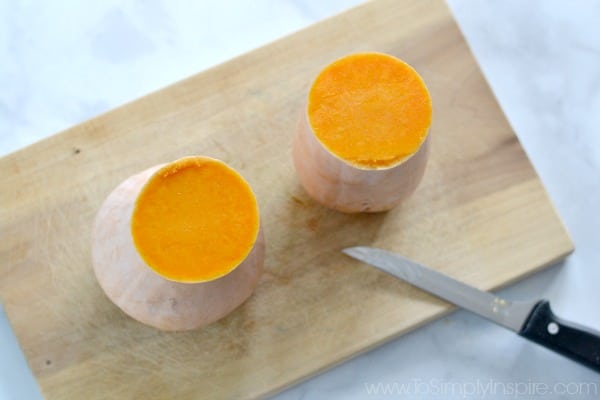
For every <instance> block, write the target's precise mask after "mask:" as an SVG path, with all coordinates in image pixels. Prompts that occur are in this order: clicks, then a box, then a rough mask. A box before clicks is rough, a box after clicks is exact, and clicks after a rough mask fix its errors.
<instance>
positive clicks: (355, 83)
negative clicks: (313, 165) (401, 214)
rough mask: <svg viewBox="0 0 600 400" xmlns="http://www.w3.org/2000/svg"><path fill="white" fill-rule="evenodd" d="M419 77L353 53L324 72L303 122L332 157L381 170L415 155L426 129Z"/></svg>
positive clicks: (392, 62)
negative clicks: (306, 118)
mask: <svg viewBox="0 0 600 400" xmlns="http://www.w3.org/2000/svg"><path fill="white" fill-rule="evenodd" d="M431 108H432V106H431V98H430V96H429V92H428V90H427V87H426V86H425V83H424V82H423V80H422V79H421V77H420V76H419V74H418V73H417V72H416V71H415V70H414V69H413V68H412V67H411V66H410V65H408V64H407V63H405V62H404V61H402V60H399V59H397V58H395V57H392V56H389V55H386V54H382V53H358V54H352V55H350V56H346V57H344V58H341V59H339V60H337V61H335V62H333V63H332V64H330V65H328V66H327V67H326V68H325V69H323V70H322V71H321V72H320V74H319V75H318V76H317V78H316V79H315V81H314V82H313V85H312V87H311V89H310V93H309V96H308V106H307V113H308V120H309V123H310V125H311V128H312V129H313V132H314V133H315V136H316V137H317V138H318V140H319V141H320V142H321V143H322V144H323V145H324V146H325V148H327V149H328V150H329V151H330V152H331V153H333V154H334V155H336V156H337V157H339V158H341V159H343V160H344V161H346V162H348V163H350V164H353V165H355V166H358V167H362V168H367V169H368V168H386V167H390V166H393V165H395V164H398V163H399V162H401V161H402V160H404V159H406V158H408V157H410V156H411V155H412V154H414V153H415V152H416V151H417V150H418V149H419V147H420V145H421V144H422V143H423V141H424V140H425V138H426V137H427V133H428V130H429V127H430V125H431Z"/></svg>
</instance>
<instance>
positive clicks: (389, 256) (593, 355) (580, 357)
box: [342, 246, 600, 372]
mask: <svg viewBox="0 0 600 400" xmlns="http://www.w3.org/2000/svg"><path fill="white" fill-rule="evenodd" d="M342 251H343V252H344V253H345V254H347V255H349V256H350V257H353V258H356V259H357V260H360V261H363V262H365V263H367V264H371V265H373V266H374V267H377V268H379V269H381V270H383V271H385V272H387V273H388V274H391V275H393V276H395V277H397V278H400V279H402V280H404V281H406V282H408V283H410V284H412V285H414V286H416V287H418V288H420V289H423V290H425V291H427V292H429V293H432V294H434V295H435V296H437V297H440V298H442V299H444V300H447V301H449V302H451V303H453V304H455V305H457V306H459V307H461V308H464V309H466V310H469V311H471V312H474V313H476V314H479V315H480V316H482V317H484V318H487V319H489V320H491V321H493V322H495V323H497V324H499V325H502V326H504V327H505V328H508V329H510V330H512V331H514V332H517V333H518V334H519V335H520V336H522V337H524V338H526V339H529V340H531V341H533V342H535V343H538V344H540V345H542V346H544V347H546V348H548V349H550V350H553V351H555V352H557V353H559V354H562V355H563V356H566V357H568V358H570V359H572V360H574V361H576V362H578V363H580V364H582V365H585V366H586V367H589V368H591V369H593V370H595V371H597V372H600V332H596V331H594V330H592V329H590V328H587V327H583V326H579V325H577V324H574V323H572V322H568V321H565V320H562V319H560V318H558V317H556V316H555V315H554V313H553V312H552V310H551V309H550V303H549V302H548V301H547V300H538V301H510V300H505V299H503V298H501V297H499V296H496V295H494V294H492V293H489V292H484V291H482V290H479V289H476V288H474V287H472V286H469V285H467V284H464V283H462V282H459V281H457V280H455V279H453V278H450V277H449V276H447V275H444V274H442V273H440V272H437V271H435V270H433V269H431V268H428V267H425V266H423V265H420V264H418V263H416V262H414V261H411V260H409V259H406V258H404V257H402V256H400V255H398V254H395V253H391V252H389V251H385V250H381V249H376V248H372V247H364V246H359V247H350V248H347V249H344V250H342Z"/></svg>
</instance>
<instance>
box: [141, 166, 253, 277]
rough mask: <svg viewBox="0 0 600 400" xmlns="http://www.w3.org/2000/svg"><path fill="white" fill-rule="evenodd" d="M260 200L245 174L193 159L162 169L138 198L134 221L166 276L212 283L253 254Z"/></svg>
mask: <svg viewBox="0 0 600 400" xmlns="http://www.w3.org/2000/svg"><path fill="white" fill-rule="evenodd" d="M258 230H259V212H258V204H257V201H256V198H255V196H254V193H253V192H252V190H251V188H250V186H249V185H248V183H247V182H246V181H245V180H244V178H243V177H242V176H241V175H240V174H238V173H237V172H236V171H235V170H234V169H232V168H231V167H229V166H227V165H226V164H225V163H223V162H221V161H218V160H215V159H212V158H208V157H187V158H183V159H180V160H178V161H176V162H174V163H172V164H169V165H167V166H165V167H163V168H161V169H159V170H158V171H157V172H156V173H155V174H154V175H153V176H152V177H151V178H150V179H149V180H148V182H147V183H146V184H145V186H144V187H143V189H142V191H141V193H140V195H139V196H138V198H137V201H136V203H135V207H134V210H133V215H132V220H131V233H132V237H133V242H134V244H135V247H136V248H137V250H138V252H139V254H140V256H141V257H142V259H143V260H144V261H145V262H146V263H147V264H148V265H149V266H150V267H151V268H152V269H153V270H154V271H156V272H157V273H158V274H159V275H161V276H162V277H164V278H166V279H169V280H172V281H177V282H188V283H197V282H206V281H210V280H213V279H216V278H219V277H222V276H224V275H226V274H227V273H229V272H231V271H232V270H233V269H235V267H237V266H238V265H239V264H240V263H241V262H242V261H243V260H244V259H245V258H246V256H247V255H248V254H249V253H250V251H251V250H252V247H253V245H254V243H255V241H256V238H257V235H258Z"/></svg>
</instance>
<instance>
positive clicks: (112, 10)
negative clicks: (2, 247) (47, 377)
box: [0, 0, 600, 400]
mask: <svg viewBox="0 0 600 400" xmlns="http://www.w3.org/2000/svg"><path fill="white" fill-rule="evenodd" d="M183 3H184V2H167V1H160V0H157V1H153V2H142V1H134V0H131V1H121V0H105V1H101V2H83V1H80V2H78V3H77V2H74V1H72V2H71V1H66V0H65V1H57V2H42V1H37V2H35V1H31V2H24V1H23V2H19V1H12V0H0V155H4V154H6V153H9V152H12V151H15V150H18V149H20V148H22V147H24V146H26V145H28V144H30V143H32V142H34V141H37V140H39V139H41V138H43V137H46V136H49V135H51V134H53V133H55V132H57V131H60V130H62V129H65V128H68V127H70V126H72V125H74V124H76V123H79V122H82V121H84V120H86V119H88V118H90V117H92V116H94V115H97V114H99V113H102V112H104V111H106V110H109V109H111V108H114V107H116V106H119V105H121V104H123V103H125V102H127V101H130V100H132V99H135V98H137V97H139V96H141V95H143V94H146V93H148V92H151V91H154V90H156V89H159V88H161V87H163V86H165V85H167V84H169V83H172V82H174V81H177V80H179V79H182V78H184V77H187V76H189V75H192V74H194V73H196V72H198V71H201V70H203V69H206V68H207V67H209V66H212V65H215V64H218V63H220V62H222V61H225V60H227V59H229V58H231V57H234V56H236V55H238V54H240V53H243V52H246V51H248V50H251V49H253V48H256V47H258V46H260V45H262V44H265V43H267V42H269V41H272V40H274V39H276V38H278V37H281V36H283V35H285V34H287V33H290V32H292V31H295V30H298V29H300V28H302V27H305V26H307V25H309V24H311V23H313V22H315V21H318V20H321V19H323V18H326V17H328V16H330V15H333V14H334V13H337V12H339V11H342V10H344V9H346V8H349V7H351V6H353V5H354V4H357V3H359V0H335V1H331V0H328V1H320V0H280V1H273V0H257V1H253V2H247V1H243V0H229V1H226V2H220V1H217V0H204V1H197V2H189V4H183ZM450 5H451V8H452V10H453V12H454V13H455V16H456V18H457V20H458V22H459V24H460V27H461V28H462V30H463V32H464V34H465V36H466V38H467V40H468V42H469V44H470V46H471V48H472V49H473V52H474V53H475V56H476V58H477V60H478V61H479V63H480V65H481V67H482V69H483V71H484V73H485V76H486V77H487V79H488V81H489V83H490V85H491V86H492V88H493V91H494V93H495V94H496V96H497V98H498V100H499V102H500V104H501V106H502V108H503V110H504V112H505V113H506V115H507V116H508V119H509V120H510V122H511V124H512V126H513V128H514V130H515V131H516V133H517V135H518V137H519V139H520V140H521V143H522V144H523V146H524V148H525V150H526V151H527V153H528V155H529V157H530V159H531V161H532V163H533V165H534V166H535V168H536V170H537V171H538V173H539V175H540V176H541V178H542V181H543V182H544V184H545V187H546V188H547V190H548V192H549V195H550V197H551V198H552V200H553V202H554V204H555V205H556V208H557V209H558V211H559V213H560V215H561V216H562V218H563V220H564V222H565V224H566V226H567V228H568V230H569V231H570V233H571V235H572V237H573V240H574V242H575V245H576V251H575V253H574V254H573V255H572V256H570V257H569V258H568V259H567V261H565V262H564V263H561V264H560V265H557V266H555V267H552V268H550V269H548V270H546V271H544V272H542V273H539V274H536V275H535V276H533V277H531V278H529V279H527V280H525V281H523V282H520V283H518V284H516V285H514V286H513V287H510V288H508V289H505V290H503V291H502V293H503V294H505V295H506V296H509V297H511V298H521V299H524V298H542V297H545V298H549V299H551V300H552V305H553V308H554V309H555V311H556V313H557V314H559V315H561V316H562V317H564V318H566V319H570V320H573V321H577V322H580V323H585V324H586V325H589V326H591V327H594V328H595V329H597V330H600V290H598V286H597V285H598V283H599V282H600V239H599V238H600V235H599V234H598V232H597V231H598V230H600V23H599V21H600V2H594V1H591V0H588V1H586V0H581V1H573V2H565V1H563V0H532V1H527V2H524V1H521V0H485V1H478V2H475V1H468V0H450ZM111 82H112V84H111ZM539 383H542V384H545V385H546V386H543V385H540V384H539ZM379 384H381V385H388V388H389V390H391V392H388V393H387V394H386V393H383V391H382V390H383V387H384V386H379V392H378V393H375V392H374V390H377V388H378V386H377V385H379ZM541 387H545V388H546V390H545V393H542V392H540V390H542V389H540V388H541ZM511 390H512V392H511ZM401 391H404V392H403V393H404V394H405V395H406V397H408V398H444V399H446V398H465V397H471V398H479V397H485V398H509V397H513V398H518V397H519V398H538V397H539V398H562V397H565V398H566V397H567V394H571V395H572V396H571V397H574V398H577V399H579V398H581V399H585V398H589V399H591V398H599V397H600V375H599V374H597V373H594V372H592V371H591V370H587V369H585V368H583V367H581V366H579V365H577V364H575V363H573V362H571V361H568V360H566V359H564V358H562V357H560V356H558V355H556V354H554V353H551V352H550V351H547V350H545V349H543V348H541V347H539V346H536V345H534V344H530V343H528V342H526V341H525V340H523V339H521V338H520V337H518V336H517V335H515V334H513V333H511V332H509V331H506V330H504V329H502V328H500V327H497V326H495V325H493V324H491V323H488V322H486V321H484V320H482V319H480V318H479V317H476V316H474V315H471V314H469V313H467V312H464V311H459V312H455V313H453V314H451V315H449V316H448V317H446V318H444V319H443V320H440V321H438V322H435V323H432V324H429V325H427V326H426V327H424V328H421V329H418V330H416V331H414V332H412V333H410V334H408V335H405V336H403V337H401V338H399V339H397V340H395V341H393V342H391V343H388V344H386V345H384V346H381V347H379V348H377V349H375V350H373V351H371V352H369V353H367V354H364V355H362V356H360V357H357V358H355V359H353V360H350V361H348V362H346V363H344V364H343V365H341V366H339V367H337V368H335V369H332V370H330V371H328V372H326V373H323V374H321V375H319V376H317V377H315V378H313V379H311V380H309V381H306V382H304V383H301V384H299V385H297V386H295V387H293V388H291V389H289V390H287V391H285V392H283V393H281V394H279V395H278V396H276V398H278V399H282V400H283V399H285V400H292V399H323V398H332V399H333V398H339V399H363V398H399V397H403V396H402V394H403V393H401ZM508 392H510V393H508ZM38 398H41V395H40V393H39V390H38V389H37V386H36V383H35V381H34V379H33V377H32V375H31V373H30V372H29V370H28V368H27V364H26V362H25V360H24V358H23V355H22V353H21V352H20V350H19V348H18V345H17V344H16V340H15V338H14V335H13V333H12V331H11V329H10V326H9V325H8V322H7V320H6V317H5V315H4V314H3V313H0V400H5V399H10V400H13V399H32V400H35V399H38Z"/></svg>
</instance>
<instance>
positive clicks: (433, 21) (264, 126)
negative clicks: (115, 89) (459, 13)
mask: <svg viewBox="0 0 600 400" xmlns="http://www.w3.org/2000/svg"><path fill="white" fill-rule="evenodd" d="M363 50H377V51H382V52H386V53H390V54H393V55H396V56H399V57H401V58H403V59H405V60H407V61H408V62H409V63H411V64H412V65H413V66H414V67H415V68H416V69H417V70H418V71H420V73H421V74H422V76H423V77H424V79H425V81H426V82H427V84H428V86H429V88H430V90H431V94H432V98H433V104H434V122H433V127H432V141H433V142H432V152H431V159H430V164H429V165H428V170H427V172H426V174H425V178H424V180H423V182H422V184H421V186H420V187H419V189H418V190H417V192H416V193H415V194H414V195H413V196H412V197H411V198H410V199H409V200H408V201H406V202H405V203H404V204H403V205H401V206H400V207H398V208H396V209H394V210H393V211H391V212H388V213H384V214H374V215H344V214H340V213H337V212H334V211H330V210H327V209H324V208H323V207H320V206H319V205H317V204H315V203H314V202H313V201H311V200H310V199H309V198H308V197H307V195H306V194H305V193H304V191H303V190H302V188H301V187H300V186H299V184H298V181H297V179H296V176H295V173H294V170H293V166H292V161H291V150H290V148H291V138H292V133H293V131H294V126H295V124H296V122H297V121H298V119H299V116H300V114H301V112H302V111H301V110H302V105H303V102H304V99H305V96H306V93H307V89H308V86H309V84H310V82H311V80H312V79H313V78H314V77H315V75H316V74H317V72H318V71H319V69H320V68H321V67H323V66H324V65H325V64H327V63H329V62H330V61H332V60H333V59H335V58H337V57H339V56H342V55H345V54H347V53H350V52H355V51H363ZM524 134H526V132H524ZM190 154H205V155H209V156H213V157H217V158H220V159H223V160H224V161H226V162H228V163H230V164H231V165H232V166H234V167H235V168H237V169H238V170H239V171H241V172H242V174H243V175H244V176H245V177H246V178H247V179H248V180H249V182H250V183H251V185H252V186H253V187H254V189H255V191H256V194H257V196H258V199H259V201H260V206H261V212H262V218H263V223H264V230H265V234H266V238H267V252H268V256H267V260H266V273H265V275H264V277H263V278H262V280H261V282H260V285H259V287H258V289H257V291H256V292H255V294H254V295H253V297H252V298H251V299H250V300H249V301H248V302H247V303H246V304H245V305H243V306H242V307H241V308H239V309H238V310H236V311H235V312H234V313H233V314H231V315H230V316H228V317H226V318H225V319H223V320H221V321H219V322H217V323H215V324H213V325H211V326H209V327H207V328H205V329H202V330H199V331H196V332H186V333H162V332H158V331H156V330H154V329H152V328H149V327H146V326H144V325H142V324H139V323H137V322H135V321H133V320H132V319H130V318H128V317H127V316H125V315H124V314H123V313H121V312H120V311H119V310H118V309H117V308H116V307H115V306H114V305H113V304H112V303H111V302H110V301H109V300H108V299H107V298H106V297H105V296H104V294H103V292H102V291H101V290H100V287H99V286H98V285H97V283H96V281H95V278H94V275H93V272H92V266H91V263H90V230H91V225H92V219H93V217H94V214H95V212H96V210H97V209H98V207H99V205H100V203H101V202H102V200H103V199H104V197H105V196H106V195H108V193H109V192H110V191H111V190H112V189H113V187H115V186H116V185H117V184H118V183H119V182H120V181H121V180H123V179H124V178H126V177H127V176H129V175H131V174H133V173H136V172H138V171H140V170H142V169H145V168H146V167H148V166H150V165H153V164H157V163H162V162H167V161H171V160H174V159H176V158H179V157H182V156H185V155H190ZM0 177H1V180H0V192H1V193H2V207H1V211H0V212H1V214H0V224H1V225H0V226H1V231H0V232H1V233H0V234H1V238H0V295H1V297H2V301H3V302H4V307H5V309H6V313H7V315H8V317H9V319H10V321H11V323H12V326H13V328H14V330H15V332H16V335H17V337H18V340H19V342H20V345H21V347H22V349H23V351H24V353H25V355H26V357H27V359H28V361H29V365H30V367H31V369H32V370H33V372H34V374H35V376H36V377H37V379H38V382H39V384H40V386H41V389H42V391H43V393H44V395H45V396H46V397H47V398H48V399H108V398H118V399H124V398H127V399H134V398H135V399H167V398H172V399H192V398H193V399H202V398H206V399H219V398H231V399H238V398H252V397H260V396H264V395H267V394H272V393H274V392H277V391H279V390H281V389H282V388H284V387H286V386H288V385H291V384H294V383H295V382H298V381H299V380H302V379H304V378H306V377H308V376H310V375H311V374H315V373H318V372H319V371H322V370H324V369H326V368H328V367H331V366H332V365H334V364H336V363H339V362H342V361H343V360H345V359H348V358H349V357H352V356H355V355H357V354H358V353H360V352H363V351H365V350H367V349H369V348H372V347H374V346H377V345H379V344H381V343H384V342H386V341H388V340H390V339H392V338H394V337H397V336H399V335H401V334H403V333H405V332H407V331H409V330H411V329H415V328H416V327H418V326H420V325H422V324H424V323H426V322H428V321H431V320H432V319H434V318H437V317H439V316H441V315H443V314H444V313H446V312H448V311H449V310H450V307H449V306H448V305H447V304H445V303H443V302H441V301H438V300H436V299H435V298H433V297H431V296H428V295H426V294H424V293H422V292H420V291H419V290H417V289H415V288H413V287H411V286H408V285H406V284H403V283H401V282H399V281H397V280H395V279H393V278H391V277H389V276H387V275H385V274H383V273H380V272H378V271H376V270H374V269H372V268H370V267H368V266H365V265H362V264H360V263H358V262H355V261H353V260H351V259H349V258H346V257H345V256H344V255H342V254H341V253H340V249H342V248H344V247H346V246H352V245H357V244H362V245H373V246H380V247H384V248H387V249H391V250H394V251H397V252H400V253H402V254H404V255H406V256H408V257H411V258H414V259H417V260H420V261H421V262H423V263H425V264H429V265H431V266H433V267H434V268H438V269H440V270H442V271H444V272H446V273H448V274H450V275H453V276H455V277H457V278H459V279H461V280H463V281H465V282H468V283H470V284H473V285H475V286H478V287H480V288H483V289H494V288H498V287H500V286H502V285H506V284H508V283H510V282H513V281H516V280H518V279H520V278H522V277H524V276H525V275H528V274H531V273H533V272H535V271H537V270H539V269H540V268H543V267H544V266H546V265H548V264H550V263H553V262H555V261H557V260H559V259H561V258H563V257H565V256H566V255H567V254H568V253H569V252H571V251H572V250H573V245H572V243H571V240H570V239H569V236H568V234H567V233H566V231H565V229H564V227H563V225H562V224H561V222H560V220H559V218H558V216H557V214H556V211H555V210H554V208H553V207H552V205H551V203H550V201H549V199H548V197H547V194H546V192H545V191H544V188H543V186H542V184H541V183H540V181H539V178H538V177H537V175H536V173H535V171H534V170H533V168H532V166H531V164H530V163H529V161H528V159H527V157H526V155H525V153H524V152H523V149H522V148H521V146H520V144H519V141H518V140H517V138H516V136H515V135H514V133H513V131H512V130H511V127H510V126H509V124H508V122H507V120H506V118H505V117H504V115H503V114H502V111H501V110H500V108H499V106H498V104H497V103H496V101H495V99H494V96H493V94H492V92H491V91H490V88H489V87H488V85H487V84H486V82H485V80H484V78H483V76H482V74H481V71H480V70H479V68H478V66H477V63H476V62H475V60H474V58H473V56H472V55H471V53H470V52H469V49H468V47H467V45H466V43H465V41H464V39H463V38H462V36H461V34H460V32H459V30H458V28H457V26H456V23H455V22H454V20H453V18H452V17H451V15H450V13H449V11H448V9H447V7H446V5H445V4H444V3H443V2H442V1H437V0H431V1H423V0H404V1H398V0H376V1H372V2H369V3H367V4H365V5H363V6H361V7H358V8H356V9H352V10H350V11H348V12H346V13H344V14H341V15H339V16H337V17H335V18H333V19H330V20H327V21H324V22H322V23H319V24H317V25H315V26H312V27H310V28H309V29H307V30H304V31H302V32H299V33H297V34H294V35H292V36H290V37H287V38H284V39H282V40H280V41H278V42H275V43H273V44H271V45H268V46H266V47H263V48H261V49H258V50H256V51H253V52H251V53H249V54H246V55H243V56H241V57H239V58H237V59H234V60H232V61H231V62H228V63H226V64H224V65H221V66H219V67H216V68H214V69H211V70H208V71H205V72H202V73H200V74H198V75H195V76H193V77H191V78H189V79H186V80H184V81H182V82H179V83H176V84H174V85H172V86H170V87H168V88H166V89H164V90H161V91H158V92H156V93H153V94H151V95H149V96H146V97H144V98H142V99H139V100H137V101H134V102H132V103H130V104H127V105H125V106H123V107H120V108H118V109H116V110H114V111H111V112H109V113H107V114H105V115H102V116H100V117H97V118H94V119H92V120H90V121H88V122H85V123H83V124H81V125H78V126H76V127H74V128H72V129H69V130H67V131H66V132H63V133H61V134H58V135H56V136H54V137H51V138H49V139H47V140H44V141H42V142H39V143H37V144H35V145H33V146H31V147H28V148H26V149H24V150H22V151H19V152H17V153H14V154H11V155H9V156H7V157H5V158H3V159H2V160H0Z"/></svg>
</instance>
